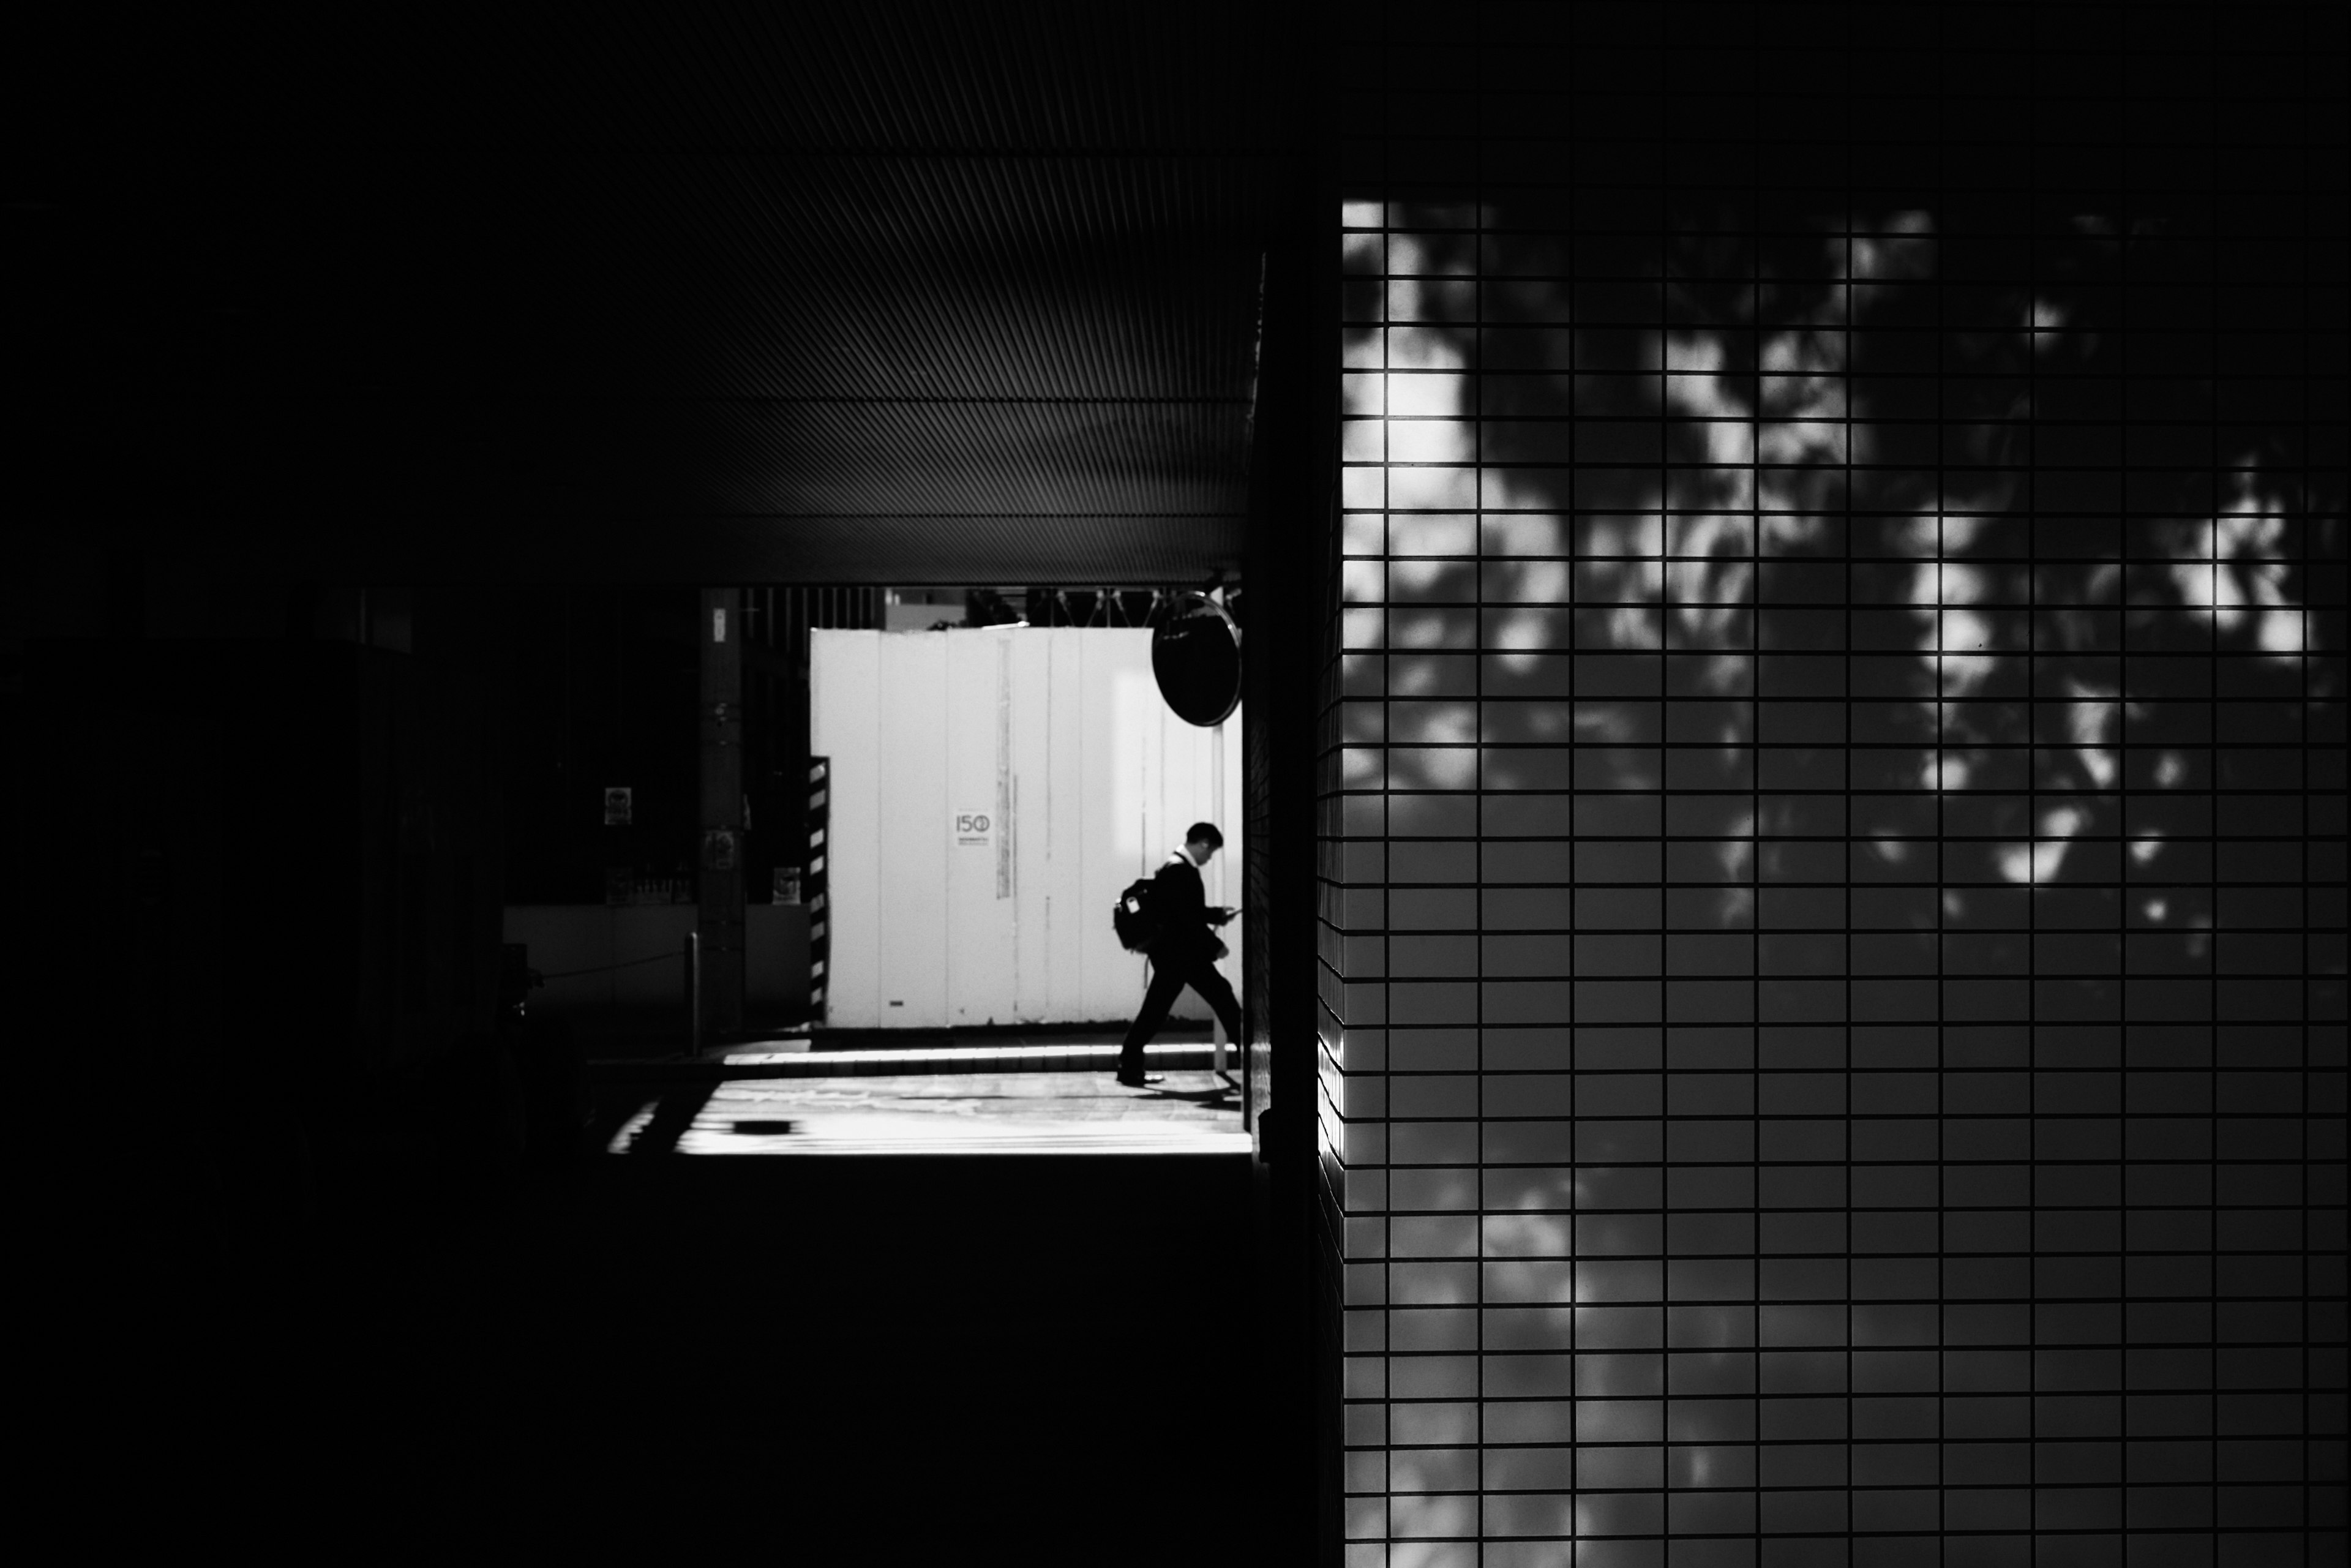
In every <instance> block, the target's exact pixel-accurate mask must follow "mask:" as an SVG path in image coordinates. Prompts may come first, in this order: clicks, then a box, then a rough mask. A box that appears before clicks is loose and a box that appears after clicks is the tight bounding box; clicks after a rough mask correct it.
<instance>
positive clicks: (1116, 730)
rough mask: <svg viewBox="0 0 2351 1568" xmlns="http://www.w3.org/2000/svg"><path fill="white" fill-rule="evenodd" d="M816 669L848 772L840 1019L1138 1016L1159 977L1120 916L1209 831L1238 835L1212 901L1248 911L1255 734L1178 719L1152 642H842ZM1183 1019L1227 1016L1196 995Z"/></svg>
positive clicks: (819, 658)
mask: <svg viewBox="0 0 2351 1568" xmlns="http://www.w3.org/2000/svg"><path fill="white" fill-rule="evenodd" d="M810 665H811V667H810V680H811V683H812V685H813V686H814V691H813V693H812V703H811V714H812V726H813V728H812V734H811V746H812V749H814V750H815V751H817V752H818V753H819V754H822V755H831V756H832V758H833V759H834V760H833V789H834V797H833V799H834V807H833V842H832V844H831V853H832V856H833V866H834V872H833V886H834V897H835V900H836V902H837V904H838V908H837V911H836V915H835V931H836V941H835V948H834V966H835V969H836V971H837V972H836V976H835V978H834V982H833V990H834V996H835V998H838V1000H837V1005H836V1006H835V1007H834V1009H832V1013H831V1021H832V1022H833V1023H835V1024H837V1025H841V1026H844V1027H858V1026H870V1025H875V1024H878V1025H880V1026H882V1027H884V1028H888V1027H906V1028H937V1027H940V1026H943V1025H957V1026H962V1025H977V1024H987V1023H991V1022H993V1023H998V1024H1004V1023H1015V1022H1018V1023H1056V1022H1112V1021H1118V1020H1123V1019H1125V1018H1127V1017H1129V1016H1131V1015H1132V1014H1133V1012H1134V1008H1135V1005H1136V1003H1137V1002H1138V1001H1139V1000H1140V999H1141V998H1142V994H1143V987H1144V961H1143V959H1142V958H1140V957H1139V956H1135V955H1134V954H1131V953H1128V952H1126V951H1125V950H1124V949H1123V948H1122V947H1120V946H1119V945H1118V938H1117V936H1116V935H1115V934H1114V933H1113V931H1112V929H1111V924H1110V908H1111V904H1112V903H1113V901H1114V900H1115V899H1116V898H1117V896H1118V894H1119V892H1120V890H1121V889H1123V887H1124V886H1125V885H1126V884H1127V883H1129V882H1132V881H1133V880H1134V878H1136V877H1138V876H1142V875H1145V874H1148V873H1150V872H1151V871H1152V869H1153V868H1155V866H1156V865H1157V864H1158V863H1159V862H1160V861H1161V860H1162V859H1163V858H1164V857H1165V854H1166V852H1168V850H1169V849H1171V848H1172V847H1174V844H1175V840H1176V839H1177V838H1179V837H1180V836H1181V835H1182V833H1183V831H1184V829H1185V827H1186V825H1188V824H1189V823H1191V822H1193V821H1199V820H1201V819H1204V818H1205V819H1207V820H1210V821H1216V822H1217V823H1218V824H1219V825H1220V826H1221V827H1222V828H1223V829H1224V831H1225V835H1226V841H1225V853H1224V854H1223V855H1221V856H1219V857H1218V858H1217V862H1216V863H1215V864H1213V865H1212V866H1211V867H1210V868H1209V871H1208V873H1207V887H1208V897H1209V900H1210V902H1211V903H1220V904H1230V903H1234V902H1236V900H1235V899H1234V898H1233V897H1231V896H1229V895H1228V891H1227V890H1228V889H1229V888H1237V887H1238V882H1237V881H1234V880H1228V878H1227V876H1226V874H1225V866H1226V864H1227V862H1235V857H1237V856H1238V854H1239V852H1240V823H1239V821H1238V818H1239V815H1240V812H1239V800H1240V796H1239V788H1238V780H1239V755H1238V752H1239V745H1238V733H1239V732H1238V727H1236V724H1235V721H1234V720H1228V721H1227V730H1226V732H1225V734H1224V735H1223V737H1222V738H1221V740H1220V738H1219V735H1218V732H1216V731H1210V730H1202V729H1196V728H1194V727H1191V726H1189V725H1186V724H1185V723H1184V722H1183V721H1182V720H1180V719H1178V718H1176V717H1175V716H1174V715H1173V714H1172V713H1170V712H1168V711H1167V707H1166V705H1165V703H1164V702H1162V701H1161V700H1160V697H1159V692H1158V687H1157V685H1155V682H1154V681H1153V679H1152V675H1151V638H1150V633H1149V632H1143V631H1134V630H1128V629H1123V628H1122V629H1118V630H1091V629H1072V628H1060V627H1056V628H1050V629H1047V628H1033V627H1024V628H1018V629H1014V628H1004V629H987V630H972V631H956V632H902V633H883V632H818V633H816V634H815V635H814V637H813V639H812V641H811V644H810ZM859 737H865V738H864V739H863V740H862V742H861V740H860V739H859ZM861 745H862V749H860V747H861ZM982 818H985V819H986V827H985V828H984V829H981V828H979V827H978V826H977V822H978V820H979V819H982ZM1236 863H1237V862H1236ZM1237 962H1238V961H1237V960H1233V959H1228V960H1227V963H1226V970H1227V974H1228V977H1229V978H1231V979H1233V980H1234V981H1235V982H1236V983H1237V984H1238V979H1239V973H1238V968H1237V967H1236V964H1237ZM893 1003H895V1004H896V1005H894V1006H893V1005H892V1004H893ZM1177 1016H1179V1017H1189V1018H1195V1019H1205V1018H1206V1017H1207V1009H1206V1008H1205V1007H1204V1006H1202V1005H1201V1004H1199V1003H1198V1001H1197V1000H1196V998H1192V997H1191V996H1190V995H1189V993H1186V998H1185V1000H1184V1001H1183V1002H1181V1003H1179V1004H1178V1007H1177Z"/></svg>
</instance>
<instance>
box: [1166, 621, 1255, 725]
mask: <svg viewBox="0 0 2351 1568" xmlns="http://www.w3.org/2000/svg"><path fill="white" fill-rule="evenodd" d="M1151 673H1152V674H1153V675H1155V676H1156V677H1157V678H1158V681H1159V695H1161V696H1163V697H1165V698H1166V699H1167V706H1169V707H1171V708H1173V709H1175V716H1176V717H1178V718H1180V719H1182V720H1183V721H1184V722H1185V723H1186V724H1196V725H1199V726H1200V727H1203V728H1208V727H1213V726H1216V725H1219V724H1222V723H1224V722H1225V720H1226V719H1227V718H1228V716H1230V715H1231V713H1232V711H1233V709H1234V708H1236V707H1238V706H1240V700H1241V629H1240V628H1239V627H1238V626H1237V625H1235V624H1234V623H1233V618H1232V617H1231V616H1230V615H1228V614H1227V613H1226V612H1225V608H1224V606H1223V605H1221V604H1218V603H1217V601H1215V600H1213V599H1210V598H1208V597H1207V595H1205V594H1192V595H1189V596H1188V597H1187V598H1186V600H1185V601H1184V603H1183V605H1182V607H1181V608H1179V609H1178V610H1176V612H1175V613H1174V614H1172V615H1170V616H1168V617H1167V619H1165V620H1164V621H1162V622H1159V624H1158V625H1157V626H1156V627H1155V628H1153V629H1152V632H1151Z"/></svg>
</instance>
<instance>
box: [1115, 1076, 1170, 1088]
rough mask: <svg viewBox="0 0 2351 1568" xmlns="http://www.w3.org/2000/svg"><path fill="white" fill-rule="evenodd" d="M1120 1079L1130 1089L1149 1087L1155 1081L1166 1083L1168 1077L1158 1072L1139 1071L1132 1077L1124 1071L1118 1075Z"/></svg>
mask: <svg viewBox="0 0 2351 1568" xmlns="http://www.w3.org/2000/svg"><path fill="white" fill-rule="evenodd" d="M1118 1081H1119V1082H1121V1083H1123V1084H1125V1085H1126V1086H1127V1087H1128V1088H1129V1089H1148V1088H1150V1087H1151V1086H1152V1085H1153V1084H1155V1083H1165V1082H1166V1079H1165V1078H1164V1077H1162V1076H1161V1075H1160V1074H1158V1073H1156V1072H1138V1073H1135V1074H1134V1075H1133V1076H1131V1077H1130V1076H1129V1075H1128V1074H1126V1073H1123V1072H1122V1073H1120V1074H1119V1075H1118Z"/></svg>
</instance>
